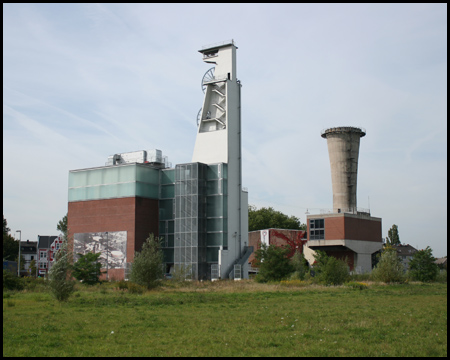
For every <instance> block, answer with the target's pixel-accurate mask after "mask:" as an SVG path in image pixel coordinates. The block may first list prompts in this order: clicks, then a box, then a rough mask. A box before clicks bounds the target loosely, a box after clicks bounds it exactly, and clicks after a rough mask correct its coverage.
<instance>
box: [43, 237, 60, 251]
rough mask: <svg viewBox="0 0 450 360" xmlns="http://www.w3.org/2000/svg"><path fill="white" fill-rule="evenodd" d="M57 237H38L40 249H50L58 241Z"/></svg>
mask: <svg viewBox="0 0 450 360" xmlns="http://www.w3.org/2000/svg"><path fill="white" fill-rule="evenodd" d="M57 238H58V236H56V235H50V236H47V235H38V249H49V248H50V245H51V244H52V243H53V241H55V239H57Z"/></svg>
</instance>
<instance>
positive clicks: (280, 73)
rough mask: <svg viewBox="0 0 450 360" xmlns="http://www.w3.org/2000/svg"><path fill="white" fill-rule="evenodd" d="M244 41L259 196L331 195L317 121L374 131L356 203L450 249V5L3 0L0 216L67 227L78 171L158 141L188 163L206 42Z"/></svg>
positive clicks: (249, 178) (412, 237) (31, 235)
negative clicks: (38, 0)
mask: <svg viewBox="0 0 450 360" xmlns="http://www.w3.org/2000/svg"><path fill="white" fill-rule="evenodd" d="M228 39H234V41H235V43H236V45H237V46H238V52H237V76H238V79H240V80H241V82H242V84H243V88H242V121H243V123H242V127H243V135H242V136H243V137H242V142H243V185H244V186H245V187H247V188H248V190H249V202H250V203H251V204H253V205H256V206H257V207H261V206H266V207H268V206H272V207H274V208H275V209H276V210H280V211H282V212H284V213H286V214H288V215H294V216H297V217H298V218H300V220H301V221H302V222H305V221H306V215H305V212H306V211H307V209H308V210H309V212H310V213H319V212H320V209H330V208H332V189H331V172H330V166H329V160H328V150H327V144H326V141H325V140H324V139H322V138H321V137H320V132H321V130H322V129H324V128H327V127H332V126H340V125H350V126H360V127H363V128H365V129H366V131H367V135H366V136H365V137H364V138H362V139H361V147H360V155H359V169H358V190H357V196H358V206H359V207H362V208H367V207H369V203H370V210H371V213H372V215H373V216H376V217H381V218H382V224H383V236H384V237H386V236H387V232H388V230H389V228H390V227H391V226H392V225H393V224H397V225H398V227H399V234H400V239H401V241H402V242H404V243H409V244H411V245H412V246H414V247H418V248H420V249H421V248H425V247H426V246H428V245H429V246H430V247H431V248H432V249H433V254H434V255H435V256H437V257H440V256H445V255H447V5H446V4H430V5H428V4H359V5H358V4H356V5H354V4H336V5H330V4H318V5H316V4H3V214H4V216H5V218H6V219H7V221H8V226H9V227H10V228H11V230H12V232H15V230H17V229H20V230H22V239H23V240H24V239H25V240H26V239H30V240H35V239H36V238H37V235H56V234H57V231H56V224H57V222H58V221H59V220H60V219H61V218H62V217H63V216H64V215H65V214H66V212H67V195H68V189H67V186H68V173H69V170H73V169H80V168H89V167H96V166H102V165H104V163H105V162H106V160H107V157H108V155H112V154H114V153H119V152H127V151H134V150H144V149H154V148H157V149H160V150H162V151H163V154H164V155H167V156H168V157H169V161H171V162H172V164H174V165H175V164H179V163H185V162H190V161H191V157H192V152H193V148H194V143H195V137H196V116H197V112H198V110H199V108H200V107H201V105H202V100H203V93H202V91H201V84H200V81H201V79H202V76H203V74H204V73H205V72H206V71H207V70H208V69H209V65H208V64H205V63H203V61H202V59H201V54H200V53H198V50H199V49H200V48H201V47H202V46H203V45H207V44H211V43H216V42H220V41H223V40H228Z"/></svg>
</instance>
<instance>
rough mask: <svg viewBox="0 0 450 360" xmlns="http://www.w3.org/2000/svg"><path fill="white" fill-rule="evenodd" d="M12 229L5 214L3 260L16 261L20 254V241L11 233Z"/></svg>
mask: <svg viewBox="0 0 450 360" xmlns="http://www.w3.org/2000/svg"><path fill="white" fill-rule="evenodd" d="M10 231H11V229H10V228H9V227H8V222H7V221H6V219H5V215H3V260H9V261H15V259H16V258H17V257H18V256H19V241H16V240H15V239H14V238H13V237H12V236H11V235H10V234H9V232H10Z"/></svg>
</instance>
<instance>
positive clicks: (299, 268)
mask: <svg viewBox="0 0 450 360" xmlns="http://www.w3.org/2000/svg"><path fill="white" fill-rule="evenodd" d="M291 263H292V266H293V268H294V273H293V274H291V279H298V280H304V279H305V276H306V274H307V273H309V265H308V261H307V260H306V259H305V255H303V253H300V252H298V251H296V252H295V254H294V256H292V258H291Z"/></svg>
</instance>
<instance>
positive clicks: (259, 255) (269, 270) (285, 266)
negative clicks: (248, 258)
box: [255, 244, 294, 283]
mask: <svg viewBox="0 0 450 360" xmlns="http://www.w3.org/2000/svg"><path fill="white" fill-rule="evenodd" d="M289 252H290V249H289V248H287V247H281V246H275V245H269V246H267V245H266V244H262V245H261V248H260V249H258V250H256V256H255V258H256V260H257V263H258V265H259V272H258V275H256V277H255V280H256V281H257V282H260V283H265V282H269V281H280V280H282V279H284V278H286V277H287V276H289V274H291V273H292V272H293V271H294V267H293V265H292V263H291V261H290V259H288V258H287V254H288V253H289Z"/></svg>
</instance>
